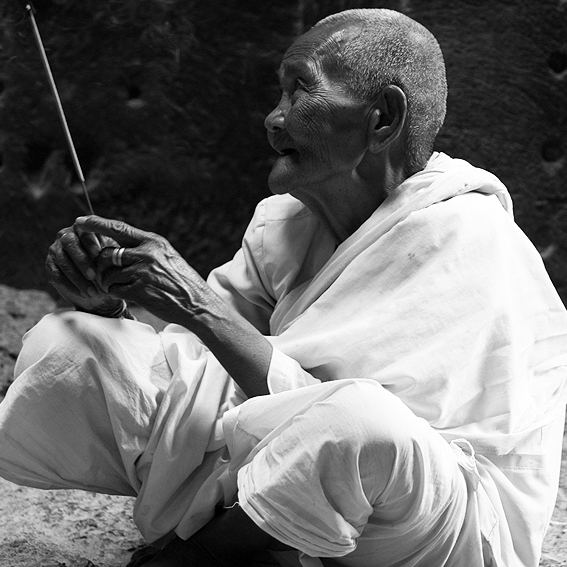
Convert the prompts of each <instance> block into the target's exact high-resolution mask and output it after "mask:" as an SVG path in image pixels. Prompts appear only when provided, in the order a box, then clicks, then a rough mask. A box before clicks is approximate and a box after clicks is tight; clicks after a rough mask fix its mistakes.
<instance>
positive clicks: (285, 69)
mask: <svg viewBox="0 0 567 567" xmlns="http://www.w3.org/2000/svg"><path fill="white" fill-rule="evenodd" d="M285 73H291V74H296V75H304V74H309V75H312V74H313V69H312V67H311V65H309V64H308V63H307V62H306V61H305V60H304V59H296V60H292V61H290V62H285V61H282V64H281V65H280V67H279V69H278V70H277V71H276V75H277V76H278V79H279V80H280V81H281V80H282V79H283V76H284V74H285Z"/></svg>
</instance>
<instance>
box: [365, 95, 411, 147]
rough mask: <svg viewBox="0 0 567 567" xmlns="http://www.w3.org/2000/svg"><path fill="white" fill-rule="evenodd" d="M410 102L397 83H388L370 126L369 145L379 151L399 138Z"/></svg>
mask: <svg viewBox="0 0 567 567" xmlns="http://www.w3.org/2000/svg"><path fill="white" fill-rule="evenodd" d="M407 108H408V102H407V98H406V95H405V93H404V91H402V89H400V87H398V86H397V85H388V86H387V87H384V88H383V89H382V91H381V92H380V95H379V97H378V100H377V101H376V104H375V107H374V110H373V111H372V114H371V116H370V123H369V126H368V138H369V144H368V147H369V149H370V151H371V152H372V153H379V152H381V151H383V150H384V149H386V148H387V147H388V146H389V145H390V144H391V143H392V142H394V141H395V140H397V139H398V138H399V136H400V134H401V133H402V130H403V128H404V125H405V123H406V116H407Z"/></svg>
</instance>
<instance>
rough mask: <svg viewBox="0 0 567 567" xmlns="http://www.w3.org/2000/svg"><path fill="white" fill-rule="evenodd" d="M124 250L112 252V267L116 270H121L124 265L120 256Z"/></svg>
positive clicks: (117, 249) (119, 249) (115, 249)
mask: <svg viewBox="0 0 567 567" xmlns="http://www.w3.org/2000/svg"><path fill="white" fill-rule="evenodd" d="M124 250H125V248H114V249H113V250H112V256H111V261H112V265H113V266H116V267H117V268H122V267H123V266H124V264H123V263H122V256H123V255H124Z"/></svg>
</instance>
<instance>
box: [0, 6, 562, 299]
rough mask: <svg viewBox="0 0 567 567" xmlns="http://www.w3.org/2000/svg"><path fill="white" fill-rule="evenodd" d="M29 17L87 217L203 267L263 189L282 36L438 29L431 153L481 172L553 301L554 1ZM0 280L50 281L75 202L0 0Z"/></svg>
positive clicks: (557, 131)
mask: <svg viewBox="0 0 567 567" xmlns="http://www.w3.org/2000/svg"><path fill="white" fill-rule="evenodd" d="M35 5H36V8H37V13H36V17H37V20H38V24H39V26H40V29H41V30H42V35H43V37H44V43H45V45H46V49H47V53H48V56H49V59H50V62H51V64H52V68H53V72H54V75H55V77H56V80H57V82H58V85H59V88H60V92H61V96H62V99H63V104H64V106H65V108H66V112H67V116H68V119H69V124H70V126H71V131H72V132H73V136H74V138H75V142H76V145H77V150H78V153H79V157H80V159H81V162H82V163H83V169H84V170H85V173H86V177H87V185H88V188H89V192H90V194H91V198H92V200H93V203H94V206H95V210H96V212H97V213H99V214H101V215H103V216H111V217H117V218H122V219H125V220H127V221H129V222H131V223H132V224H136V225H138V226H140V227H142V228H145V229H148V230H154V231H156V232H159V233H161V234H163V235H164V236H166V237H168V238H169V239H170V240H171V241H172V242H173V243H174V245H175V246H176V247H177V248H178V249H179V250H180V251H181V252H182V253H183V254H184V255H185V256H186V257H187V259H188V260H189V261H191V262H192V263H193V264H194V265H195V267H196V268H197V269H198V270H199V271H200V272H201V273H203V274H206V273H208V271H209V270H210V269H211V268H212V267H213V266H215V265H217V264H219V263H220V262H224V261H225V260H227V259H229V258H230V256H231V255H232V253H233V252H234V250H235V248H236V247H237V246H238V242H239V239H240V237H241V235H242V232H243V229H244V227H245V224H246V222H247V220H248V218H249V216H250V213H251V210H252V207H253V205H254V204H255V202H256V201H257V200H258V199H260V198H261V197H263V196H265V195H267V194H268V191H267V187H266V178H267V173H268V171H269V167H270V155H271V150H270V148H269V146H268V144H267V143H266V141H265V134H264V129H263V125H262V122H263V118H264V116H265V114H266V113H267V112H269V110H270V109H271V107H272V105H273V104H274V103H275V101H276V99H277V85H276V80H275V75H274V71H275V69H276V68H277V65H278V63H279V59H280V57H281V54H282V53H283V52H284V50H285V48H286V47H287V45H289V43H290V42H291V40H292V38H293V37H294V36H295V35H296V34H298V33H300V32H301V30H303V29H305V28H306V27H309V26H310V25H312V24H313V23H314V22H316V21H317V20H318V19H320V18H321V17H323V16H325V15H327V14H329V13H331V12H335V11H339V10H341V9H345V8H350V7H359V6H366V7H369V6H375V7H388V8H393V9H396V10H399V11H402V12H404V13H406V14H408V15H409V16H411V17H413V18H415V19H416V20H418V21H420V22H422V23H423V24H424V25H426V26H427V27H428V28H429V29H431V30H432V31H433V33H434V34H435V35H436V36H437V37H438V39H439V42H440V44H441V46H442V48H443V50H444V53H445V58H446V63H447V72H448V80H449V89H450V91H449V92H450V94H449V109H448V116H447V121H446V125H445V127H444V128H443V130H442V131H441V133H440V136H439V139H438V144H437V149H439V150H441V151H445V152H447V153H449V154H450V155H453V156H456V157H462V158H465V159H468V160H469V161H471V162H472V163H473V164H474V165H477V166H480V167H484V168H487V169H489V170H490V171H492V172H494V173H495V174H496V175H498V176H499V177H500V178H501V179H502V180H503V181H504V182H505V183H506V185H507V186H508V187H509V189H510V192H511V194H512V196H513V199H514V202H515V210H516V219H517V222H518V223H519V225H520V226H521V227H522V228H523V229H524V230H525V232H526V233H527V234H528V236H529V237H530V238H531V239H532V241H533V242H534V243H535V244H536V246H537V247H538V249H539V251H540V252H541V255H542V256H543V258H544V260H545V262H546V265H547V268H548V271H549V272H550V274H551V276H552V279H553V281H554V283H555V285H556V286H557V288H558V289H559V290H560V292H561V294H562V297H563V299H564V300H565V301H567V194H566V189H567V188H566V179H567V177H566V166H565V162H566V152H567V140H566V139H565V137H566V132H567V88H566V84H567V40H566V39H565V38H567V2H566V1H565V0H539V1H538V2H533V1H531V0H462V1H460V2H453V1H452V0H383V1H380V2H378V1H366V2H362V1H360V0H292V1H289V2H288V1H285V0H277V1H274V2H269V3H268V2H258V1H256V0H238V1H237V0H207V1H204V0H148V1H147V2H138V0H125V1H124V2H120V3H107V2H102V1H101V0H84V1H82V2H74V1H73V0H41V1H36V2H35ZM0 45H1V46H2V48H1V49H0V69H1V71H0V258H2V269H0V283H4V284H9V285H13V286H17V287H25V288H29V287H33V288H38V289H47V284H46V283H45V280H44V276H43V260H44V257H45V253H46V251H47V247H48V245H49V243H50V242H51V241H52V240H53V238H54V237H55V234H56V232H57V230H58V229H59V228H61V227H63V226H66V225H68V224H70V223H71V222H72V220H73V218H74V217H75V216H77V215H78V214H82V213H84V212H85V210H86V209H85V205H84V200H83V198H82V196H81V189H80V186H79V184H78V183H77V178H76V176H75V174H74V173H73V168H72V164H71V161H70V157H69V153H68V151H67V149H66V146H65V141H64V138H63V134H62V130H61V127H60V125H59V123H58V119H57V115H56V112H55V107H54V105H53V100H52V98H51V95H50V92H49V88H48V85H47V83H46V80H45V75H44V73H43V70H42V68H41V63H40V60H39V56H38V53H37V48H36V46H35V44H34V42H33V37H32V35H31V30H30V26H29V22H28V21H27V18H26V14H25V10H24V9H23V4H21V5H19V4H18V2H10V3H7V2H5V3H2V4H0Z"/></svg>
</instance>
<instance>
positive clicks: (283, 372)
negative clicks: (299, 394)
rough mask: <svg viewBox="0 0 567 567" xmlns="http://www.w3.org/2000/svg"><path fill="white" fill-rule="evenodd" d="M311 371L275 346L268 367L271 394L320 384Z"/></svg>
mask: <svg viewBox="0 0 567 567" xmlns="http://www.w3.org/2000/svg"><path fill="white" fill-rule="evenodd" d="M320 383H321V380H318V379H317V378H315V377H314V376H312V375H311V374H309V372H306V371H305V370H303V368H302V367H301V365H300V364H299V362H297V360H295V359H293V358H291V357H289V356H287V355H286V354H284V353H283V352H282V351H281V350H278V349H277V348H274V350H273V351H272V360H271V361H270V368H269V369H268V389H269V390H270V394H278V393H280V392H285V391H286V390H295V389H297V388H303V387H305V386H311V385H313V384H320Z"/></svg>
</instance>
